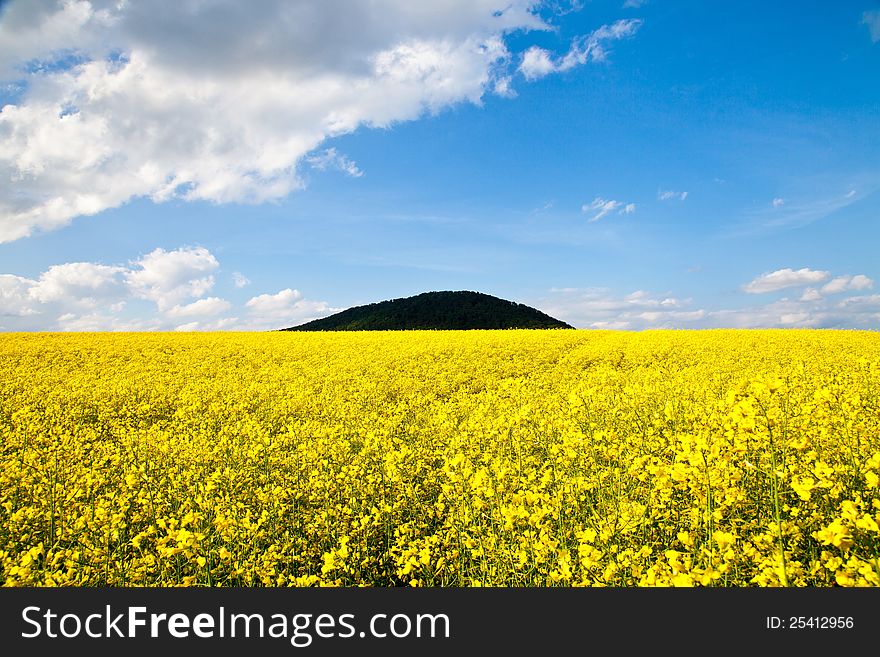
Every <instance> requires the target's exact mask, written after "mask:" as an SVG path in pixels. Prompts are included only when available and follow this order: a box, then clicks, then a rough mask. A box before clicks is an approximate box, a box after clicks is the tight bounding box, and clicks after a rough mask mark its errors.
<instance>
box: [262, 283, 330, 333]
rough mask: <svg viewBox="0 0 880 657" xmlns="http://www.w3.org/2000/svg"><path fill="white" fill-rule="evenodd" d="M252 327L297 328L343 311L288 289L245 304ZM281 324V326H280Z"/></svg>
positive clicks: (263, 295) (264, 295)
mask: <svg viewBox="0 0 880 657" xmlns="http://www.w3.org/2000/svg"><path fill="white" fill-rule="evenodd" d="M245 307H247V309H248V311H249V313H250V317H251V324H250V325H251V326H254V327H260V326H265V327H270V326H271V327H274V328H285V327H289V326H296V325H297V324H302V323H303V322H307V321H309V320H312V319H316V318H318V317H324V316H326V315H329V314H331V313H334V312H337V311H338V310H341V309H340V308H331V307H330V306H329V304H327V303H326V302H324V301H310V300H308V299H304V298H303V295H302V293H301V292H300V291H299V290H294V289H291V288H286V289H284V290H281V291H280V292H277V293H275V294H261V295H259V296H256V297H253V298H251V299H250V300H248V302H247V303H246V304H245ZM279 324H281V326H279Z"/></svg>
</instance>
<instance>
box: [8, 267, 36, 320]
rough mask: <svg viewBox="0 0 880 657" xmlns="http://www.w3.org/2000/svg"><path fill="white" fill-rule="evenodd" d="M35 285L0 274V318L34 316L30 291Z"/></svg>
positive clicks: (17, 277)
mask: <svg viewBox="0 0 880 657" xmlns="http://www.w3.org/2000/svg"><path fill="white" fill-rule="evenodd" d="M35 285H36V281H32V280H30V279H27V278H22V277H21V276H14V275H12V274H0V317H3V316H6V317H26V316H28V315H36V314H37V313H38V312H39V311H37V310H36V309H35V308H33V301H32V298H31V296H30V290H31V289H32V288H33V287H34V286H35Z"/></svg>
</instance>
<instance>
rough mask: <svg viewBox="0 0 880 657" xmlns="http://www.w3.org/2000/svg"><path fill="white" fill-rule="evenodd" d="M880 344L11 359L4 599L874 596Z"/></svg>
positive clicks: (121, 352)
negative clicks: (155, 592)
mask: <svg viewBox="0 0 880 657" xmlns="http://www.w3.org/2000/svg"><path fill="white" fill-rule="evenodd" d="M878 480H880V334H877V333H871V332H854V331H811V330H792V331H785V330H766V331H763V330H762V331H737V330H714V331H648V332H641V333H625V332H610V331H607V332H606V331H476V332H439V331H438V332H377V333H294V334H291V333H272V334H254V333H249V334H243V333H213V334H211V333H208V334H195V333H191V334H5V335H2V336H0V583H2V584H3V585H5V586H71V585H72V586H96V585H100V586H105V585H109V586H176V585H182V586H303V585H335V586H356V585H371V586H397V585H403V586H409V585H412V586H494V585H508V586H541V587H543V586H617V587H621V586H623V587H632V586H670V585H671V586H786V585H787V586H877V585H878V584H880V561H878V554H880V529H878V523H880V492H878Z"/></svg>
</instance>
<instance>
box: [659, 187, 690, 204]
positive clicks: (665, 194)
mask: <svg viewBox="0 0 880 657" xmlns="http://www.w3.org/2000/svg"><path fill="white" fill-rule="evenodd" d="M687 197H688V193H687V192H675V191H672V190H671V189H668V190H666V191H662V192H659V193H658V194H657V198H658V199H660V200H661V201H669V200H673V199H674V200H678V201H684V200H685V199H686V198H687Z"/></svg>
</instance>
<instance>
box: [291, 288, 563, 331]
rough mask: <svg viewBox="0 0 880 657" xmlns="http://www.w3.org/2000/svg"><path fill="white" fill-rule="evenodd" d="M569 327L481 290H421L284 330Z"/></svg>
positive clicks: (532, 309) (527, 307)
mask: <svg viewBox="0 0 880 657" xmlns="http://www.w3.org/2000/svg"><path fill="white" fill-rule="evenodd" d="M512 328H523V329H548V328H569V329H570V328H574V327H572V326H569V325H568V324H566V323H565V322H561V321H559V320H558V319H554V318H552V317H550V316H549V315H545V314H544V313H542V312H541V311H540V310H535V309H534V308H530V307H529V306H526V305H523V304H521V303H514V302H513V301H505V300H504V299H499V298H498V297H493V296H490V295H488V294H482V293H480V292H425V293H423V294H419V295H416V296H414V297H407V298H405V299H392V300H391V301H381V302H379V303H371V304H368V305H366V306H356V307H354V308H349V309H348V310H343V311H342V312H339V313H336V314H335V315H330V316H329V317H324V318H323V319H316V320H313V321H311V322H306V323H305V324H300V325H299V326H293V327H291V328H286V329H282V330H283V331H403V330H438V329H443V330H463V329H512Z"/></svg>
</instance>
